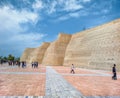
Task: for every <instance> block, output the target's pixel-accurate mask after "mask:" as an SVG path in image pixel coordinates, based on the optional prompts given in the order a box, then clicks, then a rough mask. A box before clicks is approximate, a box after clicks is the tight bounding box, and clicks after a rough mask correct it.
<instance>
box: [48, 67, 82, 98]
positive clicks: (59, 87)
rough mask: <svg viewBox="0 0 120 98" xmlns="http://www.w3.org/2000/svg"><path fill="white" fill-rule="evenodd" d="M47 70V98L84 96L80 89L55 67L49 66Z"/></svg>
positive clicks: (79, 97)
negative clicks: (64, 77)
mask: <svg viewBox="0 0 120 98" xmlns="http://www.w3.org/2000/svg"><path fill="white" fill-rule="evenodd" d="M46 72H47V73H46V97H47V98H84V97H83V95H82V94H81V93H80V92H79V91H78V90H76V89H75V88H74V87H73V86H72V85H70V84H69V83H68V82H67V81H66V80H65V79H63V77H62V76H61V75H60V74H58V73H57V72H56V71H55V70H54V69H52V68H51V67H47V71H46Z"/></svg>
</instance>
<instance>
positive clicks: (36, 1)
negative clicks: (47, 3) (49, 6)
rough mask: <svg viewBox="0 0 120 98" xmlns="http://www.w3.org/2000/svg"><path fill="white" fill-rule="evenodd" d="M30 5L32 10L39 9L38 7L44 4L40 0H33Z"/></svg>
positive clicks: (40, 7)
mask: <svg viewBox="0 0 120 98" xmlns="http://www.w3.org/2000/svg"><path fill="white" fill-rule="evenodd" d="M32 7H33V9H34V10H40V9H42V8H44V4H43V2H42V1H41V0H35V2H34V3H33V5H32Z"/></svg>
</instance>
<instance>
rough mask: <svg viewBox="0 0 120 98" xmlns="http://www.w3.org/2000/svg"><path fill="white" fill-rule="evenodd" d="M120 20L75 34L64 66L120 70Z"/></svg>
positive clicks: (68, 48) (67, 50) (66, 54)
mask: <svg viewBox="0 0 120 98" xmlns="http://www.w3.org/2000/svg"><path fill="white" fill-rule="evenodd" d="M119 58H120V19H119V20H115V21H113V22H110V23H107V24H104V25H101V26H98V27H96V28H92V29H89V30H86V31H83V32H79V33H77V34H73V36H72V38H71V41H70V43H69V44H68V47H67V49H66V53H65V58H64V65H65V66H69V65H71V64H72V63H73V64H75V65H76V66H80V67H86V68H94V69H105V70H111V67H112V66H113V64H114V63H116V64H117V65H118V70H120V60H119Z"/></svg>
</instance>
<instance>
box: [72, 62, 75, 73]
mask: <svg viewBox="0 0 120 98" xmlns="http://www.w3.org/2000/svg"><path fill="white" fill-rule="evenodd" d="M74 69H75V66H74V65H73V64H72V66H71V73H73V74H74V73H75V71H74Z"/></svg>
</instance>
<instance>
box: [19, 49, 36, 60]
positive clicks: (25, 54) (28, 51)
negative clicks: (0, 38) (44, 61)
mask: <svg viewBox="0 0 120 98" xmlns="http://www.w3.org/2000/svg"><path fill="white" fill-rule="evenodd" d="M34 50H35V48H26V49H25V50H24V52H23V54H22V56H21V58H20V61H26V62H29V61H30V58H31V55H32V52H33V51H34Z"/></svg>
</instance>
